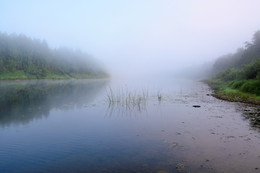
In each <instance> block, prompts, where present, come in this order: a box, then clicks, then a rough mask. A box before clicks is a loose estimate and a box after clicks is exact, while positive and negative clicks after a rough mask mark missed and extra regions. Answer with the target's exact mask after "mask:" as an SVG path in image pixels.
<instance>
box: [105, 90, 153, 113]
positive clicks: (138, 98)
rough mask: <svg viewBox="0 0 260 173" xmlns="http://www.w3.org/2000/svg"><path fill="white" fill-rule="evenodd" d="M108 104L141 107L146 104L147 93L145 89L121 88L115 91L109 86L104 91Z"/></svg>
mask: <svg viewBox="0 0 260 173" xmlns="http://www.w3.org/2000/svg"><path fill="white" fill-rule="evenodd" d="M106 96H107V101H108V103H109V106H121V107H126V108H133V107H137V108H138V109H141V108H142V107H143V106H145V105H146V102H147V100H148V97H149V94H148V91H147V90H144V89H143V90H142V91H139V92H137V91H129V90H128V89H125V90H124V89H121V90H119V91H117V92H115V91H113V90H112V89H111V88H109V89H108V90H107V92H106Z"/></svg>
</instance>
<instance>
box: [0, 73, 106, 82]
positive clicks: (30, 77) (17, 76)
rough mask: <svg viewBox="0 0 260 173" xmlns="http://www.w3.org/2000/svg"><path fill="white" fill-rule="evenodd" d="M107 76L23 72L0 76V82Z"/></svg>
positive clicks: (102, 76) (99, 76) (100, 76)
mask: <svg viewBox="0 0 260 173" xmlns="http://www.w3.org/2000/svg"><path fill="white" fill-rule="evenodd" d="M107 77H108V75H89V74H74V75H71V74H70V75H68V74H51V73H50V74H46V75H44V76H39V75H30V74H26V73H24V72H14V73H4V74H0V80H35V79H94V78H98V79H99V78H107Z"/></svg>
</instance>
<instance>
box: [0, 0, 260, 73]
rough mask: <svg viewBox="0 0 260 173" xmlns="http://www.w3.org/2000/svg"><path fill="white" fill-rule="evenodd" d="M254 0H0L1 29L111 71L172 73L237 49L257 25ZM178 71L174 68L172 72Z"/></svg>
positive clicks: (257, 13)
mask: <svg viewBox="0 0 260 173" xmlns="http://www.w3.org/2000/svg"><path fill="white" fill-rule="evenodd" d="M258 6H260V2H259V1H257V0H249V1H248V0H242V1H235V0H231V1H224V0H220V1H210V2H209V1H206V0H199V1H192V0H191V1H185V2H180V1H172V0H164V1H157V0H152V1H150V0H149V1H142V2H140V1H136V0H134V1H119V0H112V1H109V2H108V1H105V0H98V1H81V0H77V1H55V2H53V1H49V0H47V1H41V2H38V1H37V2H31V1H29V0H26V1H23V2H20V1H13V2H12V3H10V2H9V1H6V0H4V1H2V2H1V7H0V11H1V15H0V25H1V32H7V33H17V34H19V33H23V34H25V35H27V36H30V37H33V38H37V39H44V40H46V41H47V42H48V43H49V45H50V47H51V48H58V47H63V46H65V47H69V48H73V49H81V50H82V51H84V52H87V53H89V54H91V55H93V56H94V57H95V58H96V59H98V60H99V61H100V62H102V63H103V64H104V65H105V66H106V67H107V69H108V71H109V72H110V73H111V74H112V76H138V75H143V76H145V75H149V74H150V75H156V74H162V75H163V74H173V73H176V71H177V72H178V71H181V70H183V69H185V71H187V69H189V67H191V66H195V65H201V64H202V65H203V64H204V63H205V62H210V61H213V60H214V59H215V58H217V57H219V56H221V55H223V54H226V53H232V52H235V51H236V49H237V48H238V47H243V46H244V42H245V41H247V40H250V38H251V36H252V33H254V32H255V31H257V30H258V29H259V28H260V19H259V17H258V16H260V12H259V9H258ZM178 74H180V73H178Z"/></svg>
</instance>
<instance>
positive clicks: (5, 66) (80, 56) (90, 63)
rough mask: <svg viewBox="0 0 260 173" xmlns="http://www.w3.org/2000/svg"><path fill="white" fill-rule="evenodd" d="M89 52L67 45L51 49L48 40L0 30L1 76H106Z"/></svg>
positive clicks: (20, 77)
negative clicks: (66, 46) (0, 31)
mask: <svg viewBox="0 0 260 173" xmlns="http://www.w3.org/2000/svg"><path fill="white" fill-rule="evenodd" d="M105 76H107V74H106V73H105V71H104V69H103V68H101V66H100V65H99V64H98V63H97V62H96V61H95V60H94V59H93V58H92V57H91V56H90V55H88V54H86V53H83V52H81V51H75V50H71V49H68V48H59V49H51V48H49V46H48V44H47V43H46V42H45V41H41V40H38V39H31V38H29V37H27V36H25V35H23V34H20V35H16V34H11V35H8V34H4V33H0V79H1V80H10V79H66V78H97V77H105Z"/></svg>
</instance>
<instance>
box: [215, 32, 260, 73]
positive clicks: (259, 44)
mask: <svg viewBox="0 0 260 173" xmlns="http://www.w3.org/2000/svg"><path fill="white" fill-rule="evenodd" d="M259 59H260V31H257V32H255V33H254V35H253V38H252V42H251V43H249V42H245V48H239V49H238V50H237V52H236V53H234V54H227V55H223V56H221V57H219V58H218V59H217V60H216V61H215V63H214V65H213V73H218V72H221V71H223V70H226V69H228V68H236V69H237V68H242V67H244V66H245V65H248V64H250V63H252V62H253V61H255V60H259Z"/></svg>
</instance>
